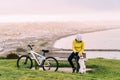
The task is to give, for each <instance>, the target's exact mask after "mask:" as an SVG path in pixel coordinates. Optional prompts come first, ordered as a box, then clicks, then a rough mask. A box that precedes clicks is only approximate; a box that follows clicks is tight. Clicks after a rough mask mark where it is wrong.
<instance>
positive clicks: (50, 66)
mask: <svg viewBox="0 0 120 80" xmlns="http://www.w3.org/2000/svg"><path fill="white" fill-rule="evenodd" d="M58 66H59V65H58V61H57V60H56V59H55V58H54V57H47V58H46V59H45V60H44V61H43V66H42V67H43V70H48V71H57V70H58Z"/></svg>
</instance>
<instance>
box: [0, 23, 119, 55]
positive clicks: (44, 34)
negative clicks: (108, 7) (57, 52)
mask: <svg viewBox="0 0 120 80" xmlns="http://www.w3.org/2000/svg"><path fill="white" fill-rule="evenodd" d="M119 26H120V25H119V24H105V23H83V22H43V23H42V22H41V23H4V24H0V35H1V40H0V48H1V52H0V54H1V55H4V54H8V53H9V51H12V50H16V49H17V48H20V47H22V48H25V49H27V47H26V46H27V45H28V44H35V45H36V47H35V50H36V51H39V50H40V49H43V48H44V49H54V48H53V43H54V42H55V41H56V40H57V39H59V38H61V37H65V36H69V35H73V34H77V33H81V34H84V33H89V32H95V31H102V30H108V29H114V28H118V27H119ZM2 49H3V50H2Z"/></svg>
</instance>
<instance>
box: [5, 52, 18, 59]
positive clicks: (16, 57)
mask: <svg viewBox="0 0 120 80" xmlns="http://www.w3.org/2000/svg"><path fill="white" fill-rule="evenodd" d="M18 58H19V56H18V55H17V54H15V53H10V54H8V55H7V57H6V59H18Z"/></svg>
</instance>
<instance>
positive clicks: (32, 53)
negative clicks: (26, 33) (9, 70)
mask: <svg viewBox="0 0 120 80" xmlns="http://www.w3.org/2000/svg"><path fill="white" fill-rule="evenodd" d="M29 54H31V55H32V57H31V58H32V59H34V60H35V61H36V62H37V64H38V65H41V64H42V62H39V60H38V58H37V56H39V57H44V59H45V56H42V55H41V54H38V53H36V52H34V51H33V50H30V52H29Z"/></svg>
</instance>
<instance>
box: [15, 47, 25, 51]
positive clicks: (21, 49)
mask: <svg viewBox="0 0 120 80" xmlns="http://www.w3.org/2000/svg"><path fill="white" fill-rule="evenodd" d="M16 52H26V50H25V49H23V48H17V49H16Z"/></svg>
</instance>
